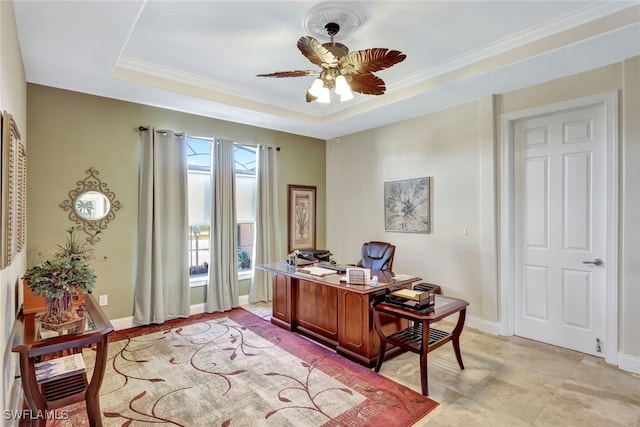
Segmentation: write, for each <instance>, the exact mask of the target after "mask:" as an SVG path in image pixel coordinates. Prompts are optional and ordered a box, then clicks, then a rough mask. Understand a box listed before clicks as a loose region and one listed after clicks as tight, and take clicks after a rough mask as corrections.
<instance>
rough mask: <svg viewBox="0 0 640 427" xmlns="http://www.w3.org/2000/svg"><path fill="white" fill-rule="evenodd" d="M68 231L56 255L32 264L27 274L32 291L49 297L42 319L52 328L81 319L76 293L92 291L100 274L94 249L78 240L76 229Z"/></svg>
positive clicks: (26, 279) (41, 320)
mask: <svg viewBox="0 0 640 427" xmlns="http://www.w3.org/2000/svg"><path fill="white" fill-rule="evenodd" d="M67 232H68V234H69V235H68V237H67V241H66V242H65V244H64V245H58V249H57V250H56V251H55V253H54V257H53V258H52V259H48V260H45V261H43V262H42V263H40V264H38V265H35V266H33V267H31V268H30V269H28V270H27V271H26V273H25V275H24V277H23V278H24V280H25V282H26V284H27V287H28V288H29V289H30V290H31V292H32V293H33V294H34V295H36V296H42V297H43V298H44V300H45V307H46V308H45V310H46V312H45V313H44V314H43V315H42V316H41V317H40V322H41V323H42V324H43V325H45V327H47V328H48V329H56V327H55V326H56V325H65V324H68V323H72V322H75V321H76V320H78V319H79V316H78V314H77V312H76V311H75V310H73V296H74V295H75V294H76V293H78V291H79V290H81V291H83V292H89V291H91V290H92V289H93V288H94V286H95V283H96V273H95V272H94V270H93V269H92V268H91V266H90V265H89V262H88V260H89V259H90V258H91V257H92V254H91V251H90V250H89V249H88V248H87V247H86V245H85V244H83V243H80V242H79V241H78V240H77V238H76V236H75V230H74V229H73V228H72V229H69V230H68V231H67Z"/></svg>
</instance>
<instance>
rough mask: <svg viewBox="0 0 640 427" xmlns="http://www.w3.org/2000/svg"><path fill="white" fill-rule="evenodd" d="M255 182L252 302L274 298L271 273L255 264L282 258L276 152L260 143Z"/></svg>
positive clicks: (250, 300)
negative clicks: (258, 268) (257, 267)
mask: <svg viewBox="0 0 640 427" xmlns="http://www.w3.org/2000/svg"><path fill="white" fill-rule="evenodd" d="M257 155H258V159H257V163H258V166H257V170H256V174H257V182H256V187H257V188H256V239H255V246H254V255H253V264H254V271H253V281H252V282H251V288H250V289H249V302H251V303H255V302H259V301H271V300H272V299H273V291H272V286H271V280H270V279H271V275H270V274H269V273H268V272H266V271H263V270H257V269H255V266H256V265H260V264H269V263H273V262H278V261H282V254H281V253H280V231H279V227H278V224H279V218H278V179H277V170H278V169H277V151H276V148H275V147H264V146H261V145H258V150H257Z"/></svg>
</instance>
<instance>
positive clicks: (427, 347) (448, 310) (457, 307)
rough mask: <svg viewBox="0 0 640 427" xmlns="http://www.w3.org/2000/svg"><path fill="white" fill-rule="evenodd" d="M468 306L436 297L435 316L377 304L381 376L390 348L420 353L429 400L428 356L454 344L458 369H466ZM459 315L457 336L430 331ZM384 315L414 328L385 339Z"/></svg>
mask: <svg viewBox="0 0 640 427" xmlns="http://www.w3.org/2000/svg"><path fill="white" fill-rule="evenodd" d="M468 305H469V303H468V302H467V301H464V300H461V299H458V298H450V297H443V296H441V295H436V296H435V309H434V310H433V311H431V312H420V311H418V310H411V309H408V308H403V307H399V306H397V305H394V304H389V303H385V302H379V303H377V304H375V305H374V306H373V321H374V325H375V329H376V332H377V333H378V336H379V337H380V354H379V356H378V363H377V364H376V368H375V371H376V372H379V371H380V368H381V367H382V362H383V361H384V355H385V352H386V351H387V344H389V345H392V346H395V347H398V348H401V349H403V350H407V351H411V352H413V353H417V354H419V355H420V384H421V386H422V394H423V395H425V396H428V395H429V382H428V377H427V353H429V352H430V351H431V350H435V349H436V348H438V347H441V346H442V345H444V344H446V343H448V342H449V341H451V342H452V344H453V349H454V351H455V355H456V359H457V361H458V365H459V366H460V369H464V364H463V363H462V355H461V354H460V334H461V333H462V328H463V327H464V320H465V317H466V312H467V306H468ZM455 313H458V322H457V323H456V326H455V328H454V330H453V332H451V333H449V332H445V331H441V330H439V329H435V328H431V327H430V325H431V323H433V322H437V321H439V320H442V319H444V318H445V317H447V316H450V315H452V314H455ZM380 314H386V315H391V316H397V317H400V318H403V319H407V320H409V321H411V322H412V323H411V326H409V327H407V328H405V329H402V330H400V331H397V332H394V333H392V334H390V335H385V333H384V330H383V328H382V325H381V323H380ZM423 337H429V339H428V340H427V342H425V341H424V340H423Z"/></svg>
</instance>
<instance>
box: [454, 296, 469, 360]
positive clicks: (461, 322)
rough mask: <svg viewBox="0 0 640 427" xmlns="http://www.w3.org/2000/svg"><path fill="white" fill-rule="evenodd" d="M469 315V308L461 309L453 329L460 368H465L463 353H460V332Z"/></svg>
mask: <svg viewBox="0 0 640 427" xmlns="http://www.w3.org/2000/svg"><path fill="white" fill-rule="evenodd" d="M466 316H467V309H466V308H464V309H462V310H460V313H459V314H458V323H456V327H455V329H454V330H453V337H452V340H451V341H452V342H453V350H454V351H455V353H456V359H458V365H459V366H460V369H464V364H463V363H462V354H460V334H462V328H463V327H464V319H465V317H466Z"/></svg>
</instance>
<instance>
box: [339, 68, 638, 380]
mask: <svg viewBox="0 0 640 427" xmlns="http://www.w3.org/2000/svg"><path fill="white" fill-rule="evenodd" d="M613 90H617V91H619V94H620V112H619V113H620V138H619V139H620V141H619V142H620V166H621V170H620V189H621V191H620V205H619V206H620V228H621V230H620V269H619V271H620V277H619V279H620V280H619V297H620V298H619V299H620V310H619V319H620V321H619V337H620V338H619V339H620V342H619V344H620V345H619V350H620V357H619V363H620V364H621V365H623V364H626V368H627V369H628V370H633V371H637V372H640V364H639V362H638V360H639V359H638V357H640V340H639V339H638V336H639V331H640V329H639V328H638V326H637V325H639V324H640V310H638V309H637V304H638V301H640V283H639V281H638V277H640V250H639V249H640V243H639V242H640V227H637V226H635V223H637V221H638V219H640V196H639V195H638V191H637V183H638V182H640V171H639V169H640V168H639V164H638V159H639V158H640V156H639V154H640V57H636V58H632V59H630V60H627V61H625V62H623V63H618V64H613V65H611V66H608V67H604V68H601V69H597V70H593V71H589V72H585V73H582V74H579V75H575V76H570V77H566V78H562V79H558V80H554V81H551V82H548V83H545V84H542V85H537V86H535V87H530V88H525V89H522V90H518V91H514V92H511V93H507V94H504V95H496V96H494V97H488V98H485V99H481V100H479V101H477V102H473V103H470V104H467V105H462V106H458V107H455V108H451V109H449V110H446V111H441V112H438V113H434V114H430V115H427V116H423V117H419V118H416V119H412V120H407V121H404V122H400V123H396V124H392V125H388V126H384V127H381V128H377V129H372V130H368V131H364V132H359V133H356V134H353V135H348V136H343V137H341V138H340V140H339V142H336V141H329V142H327V244H328V247H329V248H330V249H331V250H332V251H333V252H334V253H335V254H336V257H337V259H338V260H339V261H341V262H348V261H354V260H355V259H357V256H358V253H359V251H360V247H361V245H362V242H363V241H367V240H384V241H389V242H392V243H394V244H396V245H397V246H398V248H397V251H396V258H395V261H394V270H396V271H397V272H399V273H411V274H416V275H418V276H420V277H422V278H423V279H424V280H425V281H427V282H432V283H438V284H440V285H442V286H443V287H444V292H446V293H447V294H449V295H452V296H461V297H464V298H465V299H466V300H468V301H469V302H470V306H469V310H468V311H469V315H470V320H469V322H470V323H471V324H472V326H475V327H479V328H480V329H483V330H487V331H491V330H498V329H499V325H498V324H497V322H499V321H500V318H499V308H500V307H499V294H500V284H499V275H498V267H499V260H498V256H497V254H498V253H499V252H498V244H497V242H498V237H499V215H498V212H499V210H498V207H499V186H498V185H499V176H500V170H499V164H498V163H497V159H499V155H500V152H499V144H498V143H497V141H499V135H498V132H497V130H496V129H497V127H498V125H499V123H500V116H501V114H505V113H510V112H514V111H519V110H524V109H528V108H533V107H538V106H543V105H547V104H553V103H556V102H560V101H565V100H571V99H576V98H580V97H585V96H589V95H593V94H599V93H604V92H609V91H613ZM421 176H430V177H432V180H433V181H432V182H433V187H432V192H431V196H432V211H431V214H432V221H433V222H432V233H431V234H405V233H392V232H385V231H384V210H383V185H384V182H385V181H391V180H397V179H406V178H415V177H421ZM464 229H467V230H468V234H467V235H465V234H464V233H463V230H464Z"/></svg>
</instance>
